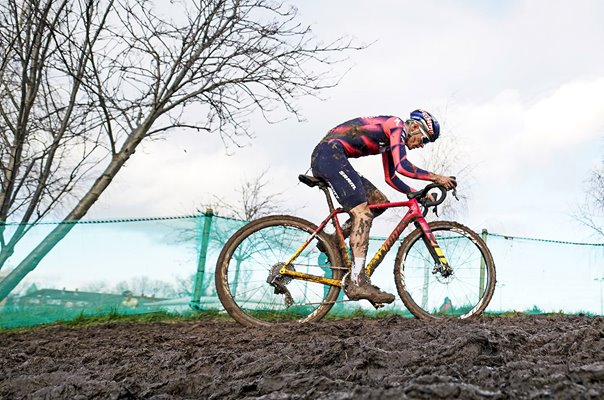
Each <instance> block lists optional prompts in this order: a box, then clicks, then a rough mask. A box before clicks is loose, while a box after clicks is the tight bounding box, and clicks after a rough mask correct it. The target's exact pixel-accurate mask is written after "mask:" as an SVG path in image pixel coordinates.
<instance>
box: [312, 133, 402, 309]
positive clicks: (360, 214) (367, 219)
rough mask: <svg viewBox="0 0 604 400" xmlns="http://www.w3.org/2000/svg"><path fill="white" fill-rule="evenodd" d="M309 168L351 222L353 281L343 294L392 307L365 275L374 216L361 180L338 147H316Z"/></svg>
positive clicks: (386, 295) (386, 296)
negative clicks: (330, 190)
mask: <svg viewBox="0 0 604 400" xmlns="http://www.w3.org/2000/svg"><path fill="white" fill-rule="evenodd" d="M311 167H312V172H313V175H314V176H317V177H321V178H323V179H325V180H326V181H327V182H328V183H329V185H330V186H331V188H332V189H333V191H334V193H335V196H336V198H337V199H338V201H339V202H340V204H341V205H342V207H344V209H345V210H346V211H348V213H349V214H350V216H351V219H352V231H351V236H350V249H351V250H352V255H353V265H352V274H351V275H352V277H351V278H352V279H351V282H350V284H348V285H346V286H345V288H344V291H345V292H346V294H347V295H348V297H349V298H350V299H353V300H359V299H368V300H371V301H373V302H374V303H391V302H392V301H394V295H392V294H390V293H385V292H382V291H381V290H380V289H379V288H377V287H376V286H373V285H372V284H371V281H370V280H369V277H368V276H367V274H366V273H365V258H366V257H367V248H368V245H369V230H370V228H371V223H372V221H373V213H372V212H371V210H370V209H369V205H368V201H367V194H366V192H365V185H364V183H363V180H362V179H361V176H360V175H359V174H358V172H356V171H355V170H354V168H353V167H352V165H351V164H350V162H349V161H348V158H347V157H346V155H345V154H344V151H343V149H341V147H340V146H339V145H332V144H329V143H321V144H319V146H317V148H316V149H315V151H314V152H313V157H312V163H311ZM365 181H367V180H365ZM367 182H368V181H367ZM371 186H373V185H371ZM376 190H377V189H376ZM384 198H385V196H384Z"/></svg>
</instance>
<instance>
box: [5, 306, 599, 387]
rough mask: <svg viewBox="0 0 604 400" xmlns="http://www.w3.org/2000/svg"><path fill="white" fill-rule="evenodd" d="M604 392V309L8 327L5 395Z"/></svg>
mask: <svg viewBox="0 0 604 400" xmlns="http://www.w3.org/2000/svg"><path fill="white" fill-rule="evenodd" d="M22 398H27V399H89V398H99V399H143V398H144V399H200V398H208V399H219V398H220V399H223V398H225V399H233V398H247V399H309V398H310V399H353V398H354V399H357V398H368V399H447V398H464V399H517V398H528V399H549V398H555V399H582V398H583V399H589V398H594V399H595V398H600V399H601V398H604V318H602V317H595V318H594V317H580V316H577V317H516V318H483V319H479V320H475V321H465V322H462V321H445V322H423V321H418V320H412V319H399V318H388V319H381V320H380V319H378V320H373V319H361V320H342V321H322V322H320V323H317V324H314V325H306V326H288V327H279V328H274V329H270V330H257V329H256V330H255V329H248V328H244V327H242V326H240V325H238V324H236V323H234V322H229V321H198V322H191V323H179V324H167V323H157V324H150V325H142V324H112V325H104V326H95V327H87V328H66V327H53V328H45V329H41V330H36V331H34V332H5V333H2V334H0V399H22Z"/></svg>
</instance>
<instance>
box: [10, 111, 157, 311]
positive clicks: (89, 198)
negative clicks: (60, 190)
mask: <svg viewBox="0 0 604 400" xmlns="http://www.w3.org/2000/svg"><path fill="white" fill-rule="evenodd" d="M152 122H153V121H152V120H150V119H148V120H147V121H145V122H144V124H143V125H140V126H139V127H138V128H137V129H136V130H135V131H134V132H133V133H132V134H131V135H130V136H129V137H128V139H127V140H126V141H125V142H124V145H123V146H122V148H121V150H120V151H119V152H118V153H116V154H115V155H114V156H113V157H112V159H111V162H110V163H109V165H108V166H107V168H105V171H103V174H102V175H101V176H99V178H97V180H96V181H95V182H94V184H93V185H92V187H91V188H90V190H88V192H87V193H86V194H85V195H84V197H83V198H82V199H81V200H80V201H79V202H78V204H77V205H76V206H75V207H74V208H73V210H72V211H71V212H70V213H69V215H67V217H65V219H64V220H63V222H62V223H60V224H59V225H57V227H56V228H55V229H53V230H52V232H50V233H49V234H48V235H47V236H46V237H45V238H44V239H43V240H42V241H41V242H40V243H39V244H38V245H37V246H36V248H35V249H33V250H32V251H31V252H30V253H29V254H28V255H27V257H25V258H24V259H23V260H22V261H21V262H20V263H19V265H17V267H16V268H15V269H13V270H12V271H11V272H10V273H9V274H8V275H7V276H6V278H4V279H3V280H2V281H0V301H2V300H4V299H5V298H6V297H7V296H8V295H9V294H10V292H11V291H12V290H13V289H14V288H15V287H16V286H17V285H18V284H19V283H20V282H21V281H22V280H23V278H25V276H27V274H29V273H30V272H31V271H33V270H34V269H35V268H36V267H37V266H38V264H39V263H40V261H41V260H42V259H43V258H44V257H45V256H46V255H47V254H48V253H49V252H50V251H51V250H52V249H53V248H54V247H55V246H56V245H57V244H58V243H59V242H60V241H61V240H62V239H63V238H64V237H65V236H66V235H67V234H68V233H69V231H71V229H72V228H73V227H74V226H75V225H76V224H77V221H79V220H80V219H81V218H82V217H84V216H85V215H86V213H87V212H88V210H90V207H92V205H93V204H94V203H95V202H96V201H97V200H98V198H99V196H100V195H101V193H103V192H104V191H105V189H107V187H108V186H109V184H110V183H111V181H112V180H113V178H114V177H115V175H116V174H117V173H118V172H119V170H120V169H121V168H122V167H123V165H124V164H125V163H126V161H127V160H128V159H129V158H130V156H131V155H132V154H133V153H134V150H135V149H136V146H137V145H138V144H139V143H140V142H141V141H142V140H143V138H144V137H145V134H146V133H147V131H148V130H149V127H151V124H152Z"/></svg>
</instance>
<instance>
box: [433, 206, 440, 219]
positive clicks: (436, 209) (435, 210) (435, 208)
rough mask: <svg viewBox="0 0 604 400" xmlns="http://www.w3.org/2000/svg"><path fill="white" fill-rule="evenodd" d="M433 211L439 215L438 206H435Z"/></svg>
mask: <svg viewBox="0 0 604 400" xmlns="http://www.w3.org/2000/svg"><path fill="white" fill-rule="evenodd" d="M432 212H433V213H434V214H436V216H437V217H438V216H439V215H438V208H437V206H434V208H433V209H432Z"/></svg>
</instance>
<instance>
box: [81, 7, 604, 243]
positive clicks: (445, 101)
mask: <svg viewBox="0 0 604 400" xmlns="http://www.w3.org/2000/svg"><path fill="white" fill-rule="evenodd" d="M296 7H297V8H298V10H299V13H300V17H301V20H302V21H303V22H304V23H307V24H310V25H311V26H312V29H313V32H314V34H315V35H316V36H317V38H318V39H319V40H321V41H324V42H328V41H330V40H333V39H335V38H337V37H340V36H349V37H352V38H354V39H355V40H356V42H357V43H363V44H370V46H369V47H368V48H367V49H365V50H362V51H358V52H354V53H351V54H350V55H349V60H348V61H347V62H345V63H342V64H341V65H338V66H336V68H335V70H334V73H335V74H336V75H338V74H343V78H342V80H341V82H340V84H339V85H338V86H337V87H335V88H333V89H330V90H328V91H325V92H323V93H322V94H321V97H322V99H317V98H305V99H302V100H301V101H300V102H299V105H300V109H301V112H302V115H303V116H304V121H302V122H300V121H298V120H296V118H293V117H292V118H289V119H288V120H286V121H284V122H280V123H277V124H268V123H266V122H265V121H264V120H263V119H262V118H259V117H258V118H252V120H251V121H250V126H251V131H252V132H253V133H254V138H252V139H249V140H242V141H241V143H240V144H241V145H242V146H243V147H241V148H232V147H231V148H229V149H225V147H224V145H223V143H222V141H221V140H220V138H219V137H218V136H217V135H216V134H195V133H190V132H186V133H185V132H173V133H171V134H170V135H168V136H166V137H165V139H164V140H160V141H153V142H147V143H143V145H142V147H141V148H139V150H138V151H137V153H136V154H135V155H134V156H133V157H132V158H131V160H129V161H128V163H127V165H126V168H125V169H123V170H122V171H121V172H120V173H119V174H118V176H117V178H116V179H115V181H114V183H113V184H112V185H111V186H110V188H109V189H108V191H107V192H106V193H104V194H103V196H102V197H101V199H100V201H99V202H98V203H97V204H96V205H95V206H94V207H93V209H92V210H91V212H90V213H89V215H88V217H89V218H114V217H129V216H132V217H140V216H164V215H182V214H189V213H193V212H195V210H197V209H199V208H203V205H204V204H207V203H208V202H210V201H211V200H212V198H213V197H214V196H218V197H220V198H223V199H225V200H226V201H230V202H236V201H237V198H238V197H237V196H238V193H237V189H238V188H239V187H240V186H241V184H242V183H243V182H245V181H247V180H252V179H254V178H255V177H257V176H258V175H259V174H260V173H261V172H262V171H267V175H266V176H267V180H268V181H269V188H268V191H272V192H283V196H282V199H283V200H284V204H285V205H286V206H287V208H288V209H290V210H295V212H296V213H297V214H300V215H302V216H304V217H307V218H309V219H313V220H316V219H318V218H321V217H322V216H323V214H324V212H325V210H326V209H325V206H324V200H323V198H322V195H321V194H320V193H319V192H318V191H315V190H312V189H309V188H306V187H304V186H303V185H301V184H299V183H298V181H297V175H298V174H299V173H305V172H307V171H308V168H309V164H310V154H311V152H312V150H313V148H314V146H315V145H316V143H318V141H319V140H320V139H321V138H322V137H323V136H324V134H325V133H326V132H327V131H328V130H329V129H330V128H332V127H334V126H336V125H338V124H339V123H341V122H343V121H346V120H348V119H351V118H354V117H358V116H367V115H384V114H387V115H397V116H401V117H403V118H405V117H406V116H408V114H409V112H410V111H412V110H414V109H416V108H423V109H426V110H428V111H430V112H431V113H432V114H434V115H435V116H436V118H437V119H438V120H439V121H440V122H441V126H442V135H441V137H442V139H441V140H442V141H443V142H444V141H448V143H449V146H453V148H454V149H455V151H456V152H459V154H461V155H462V156H463V158H462V161H461V162H460V163H458V165H453V166H452V167H451V170H450V171H447V172H448V173H449V175H458V174H459V173H460V171H461V170H462V169H463V168H469V170H470V172H469V173H468V174H465V175H463V179H460V181H459V192H460V193H463V194H464V195H466V196H468V198H469V201H468V204H467V207H466V211H465V213H464V214H463V215H461V216H460V217H459V218H458V219H459V220H460V221H461V222H463V223H465V224H466V225H468V226H470V227H472V228H473V229H476V230H479V229H483V228H486V229H488V230H489V231H492V232H496V233H501V234H506V235H512V236H530V237H537V238H546V239H556V240H568V241H591V242H594V241H598V238H597V237H594V236H593V235H592V232H591V231H589V230H588V229H586V228H584V227H583V226H581V225H580V224H578V223H577V222H576V220H575V219H574V218H572V213H573V212H574V210H575V209H576V207H578V205H579V204H580V203H581V202H582V200H583V196H584V192H585V186H584V181H585V179H586V178H587V177H588V175H589V172H590V170H592V169H593V168H594V167H595V166H596V165H598V164H599V163H601V162H602V159H603V154H604V52H602V51H601V43H604V25H603V24H602V23H601V17H602V16H604V3H602V2H600V1H597V0H595V1H589V0H580V1H572V2H571V1H552V0H534V1H530V2H526V1H506V2H501V1H477V0H462V1H455V2H445V1H421V2H420V1H374V2H371V6H369V5H368V3H367V2H362V1H339V0H338V1H329V2H323V1H322V2H319V1H304V2H297V4H296ZM429 156H430V152H429V149H427V148H426V149H423V150H414V151H412V152H409V158H410V159H411V160H412V161H413V162H414V163H416V164H417V165H418V166H420V167H421V166H422V162H426V161H425V160H426V157H429ZM353 165H354V166H355V167H356V168H357V169H358V170H359V172H361V173H362V174H363V175H364V176H367V177H368V178H370V180H372V181H373V182H374V183H375V184H376V185H377V186H378V187H379V188H380V189H381V190H383V191H384V192H385V193H386V194H387V195H388V196H389V198H390V199H392V200H394V199H400V198H401V197H400V194H398V193H397V192H395V191H394V190H392V189H390V188H389V187H388V186H387V185H386V184H385V183H384V180H383V173H382V169H381V159H380V157H379V156H374V157H366V158H363V159H359V160H354V161H353ZM408 183H410V184H411V185H412V186H414V187H416V188H417V187H421V186H422V183H421V182H408ZM376 226H377V228H376V229H378V231H379V229H381V228H380V225H379V224H377V225H376ZM378 233H381V232H378ZM600 239H601V238H600Z"/></svg>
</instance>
